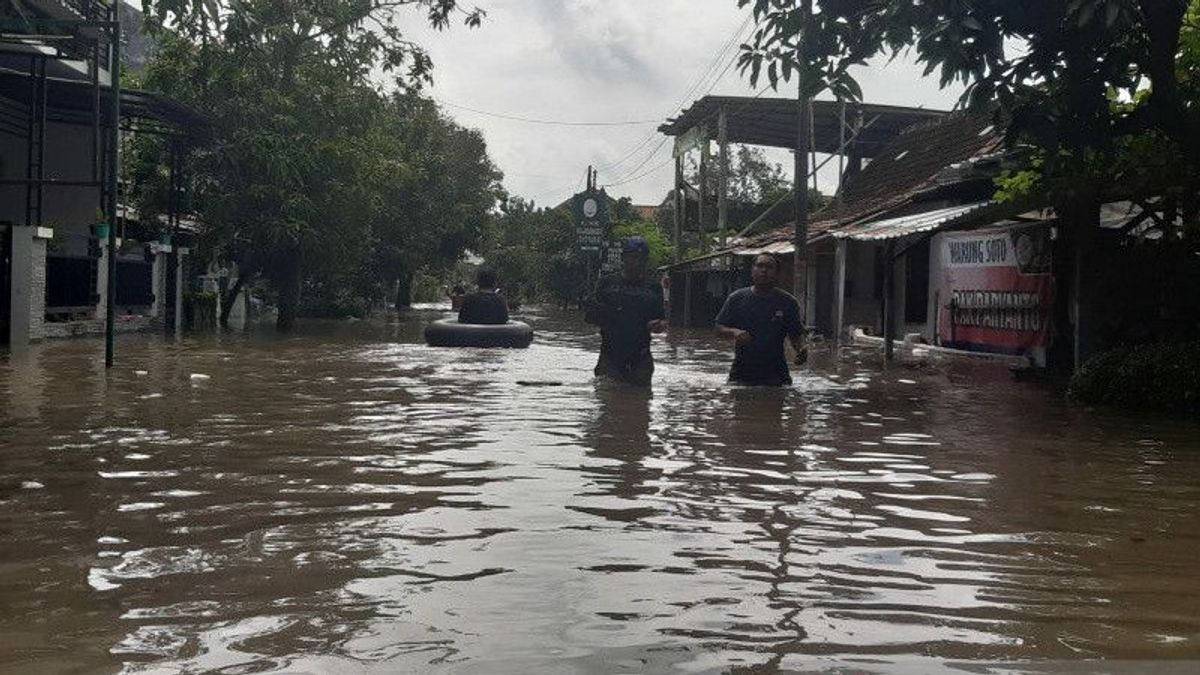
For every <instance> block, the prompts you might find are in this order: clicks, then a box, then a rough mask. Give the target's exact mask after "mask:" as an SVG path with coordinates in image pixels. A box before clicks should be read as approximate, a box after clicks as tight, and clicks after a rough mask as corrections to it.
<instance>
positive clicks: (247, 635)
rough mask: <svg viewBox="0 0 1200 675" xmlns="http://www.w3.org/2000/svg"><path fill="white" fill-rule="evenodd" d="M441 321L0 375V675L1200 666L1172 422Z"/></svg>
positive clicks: (987, 375)
mask: <svg viewBox="0 0 1200 675" xmlns="http://www.w3.org/2000/svg"><path fill="white" fill-rule="evenodd" d="M438 316H440V313H439V312H437V311H435V310H432V309H426V310H423V311H418V312H414V314H413V315H412V316H410V317H409V318H407V319H405V320H403V321H399V322H397V321H392V322H383V321H377V322H362V323H337V322H334V323H314V324H307V325H305V326H303V327H302V329H301V330H300V331H298V332H297V333H296V334H294V335H292V336H289V337H286V338H278V337H275V336H273V335H270V334H267V333H261V334H260V333H252V334H250V335H236V336H221V337H207V338H189V339H186V340H183V341H180V342H173V341H169V340H165V339H162V338H158V337H151V336H136V337H135V336H131V337H122V338H120V340H119V342H118V349H119V364H118V367H117V368H116V369H115V370H114V371H112V372H111V373H109V374H107V375H106V374H105V373H104V371H103V368H102V366H101V365H100V363H99V361H100V351H99V350H102V345H101V344H100V343H99V342H97V341H74V342H58V343H47V344H43V345H40V346H35V347H33V348H31V349H29V350H28V351H26V352H22V353H18V354H13V355H11V356H9V357H8V358H7V359H0V404H2V406H3V407H2V408H0V425H2V435H0V672H5V673H29V672H39V673H40V672H64V673H93V672H101V673H103V672H128V673H177V672H222V673H251V672H288V673H357V672H365V673H423V672H432V673H693V672H734V673H770V672H787V671H834V672H952V671H965V672H1001V671H1002V672H1018V671H1019V670H1020V669H1021V668H1026V669H1029V670H1030V672H1033V671H1034V670H1037V669H1038V668H1042V667H1054V666H1055V665H1056V664H1057V666H1062V667H1065V666H1070V665H1081V664H1082V667H1084V668H1085V670H1077V671H1072V672H1087V670H1088V669H1090V666H1089V665H1088V664H1091V665H1095V664H1096V661H1094V660H1098V659H1105V660H1106V662H1107V663H1109V664H1127V665H1130V667H1131V668H1133V670H1135V671H1137V670H1139V669H1140V668H1142V667H1143V666H1144V667H1146V668H1148V669H1150V671H1153V672H1168V671H1167V670H1166V669H1169V668H1175V669H1178V670H1176V671H1175V672H1200V566H1198V559H1200V426H1198V425H1197V424H1196V423H1194V422H1192V421H1189V420H1170V419H1151V418H1148V417H1145V416H1137V415H1124V416H1122V415H1115V414H1113V413H1111V412H1095V411H1087V410H1082V409H1078V408H1073V407H1070V406H1068V405H1066V404H1065V403H1063V402H1062V400H1061V397H1060V396H1059V395H1058V394H1057V393H1055V392H1054V391H1053V390H1051V389H1048V388H1045V387H1041V386H1037V385H1031V384H1025V383H1017V382H1013V381H1012V379H1011V377H1010V376H1009V375H1008V373H1007V372H1006V371H1004V370H1003V369H1000V368H996V367H994V366H990V365H983V364H976V363H941V364H935V365H932V366H926V367H909V366H892V367H889V368H883V367H881V365H880V364H879V363H877V362H876V360H875V357H874V356H873V355H872V354H869V353H860V352H854V351H850V352H847V353H845V354H843V355H842V358H840V359H838V360H835V359H834V358H833V357H832V355H830V354H821V355H818V356H817V357H815V358H814V363H813V364H812V367H811V368H809V369H807V370H806V371H804V373H803V374H802V375H801V376H800V377H798V378H797V382H796V385H795V386H794V387H792V388H791V389H788V390H764V389H731V388H730V387H728V386H727V385H726V384H725V369H726V368H727V365H728V362H729V354H728V352H727V350H726V349H725V348H724V347H722V346H721V345H719V344H717V343H715V342H714V341H712V340H711V339H710V337H709V336H708V335H705V334H699V333H681V334H676V335H673V336H671V337H669V338H667V339H660V340H658V341H657V342H656V343H655V353H656V355H657V359H658V371H657V373H656V375H655V384H654V388H653V391H652V392H650V393H649V394H646V393H642V392H639V391H636V390H630V389H626V388H621V387H613V386H603V385H597V384H596V383H595V382H593V378H592V375H591V372H590V369H591V366H592V365H593V362H594V351H595V348H596V346H597V339H596V337H595V336H594V335H593V334H592V333H591V332H590V331H589V330H587V329H586V328H585V327H583V326H582V325H581V324H579V323H577V322H575V321H574V320H573V319H571V318H570V317H566V316H562V315H558V314H555V313H545V314H539V313H533V314H532V315H531V317H530V320H531V321H532V322H533V323H534V324H535V327H536V328H537V329H538V339H537V341H536V342H535V344H534V346H533V347H532V348H530V349H528V350H519V351H504V350H500V351H487V350H434V349H430V348H427V347H425V346H424V345H423V344H421V343H420V340H419V336H420V327H421V325H422V322H424V321H428V320H430V319H431V318H436V317H438ZM988 664H991V665H988ZM996 664H999V665H996ZM1148 664H1152V665H1148ZM994 668H1000V669H1001V670H1000V671H997V670H994ZM1038 672H1041V671H1038Z"/></svg>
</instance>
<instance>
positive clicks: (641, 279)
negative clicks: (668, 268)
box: [584, 237, 667, 387]
mask: <svg viewBox="0 0 1200 675" xmlns="http://www.w3.org/2000/svg"><path fill="white" fill-rule="evenodd" d="M649 258H650V247H649V246H648V245H647V244H646V240H645V239H643V238H641V237H630V238H629V239H626V240H625V242H624V244H623V245H622V247H621V274H620V275H619V276H617V275H613V276H608V277H605V278H603V279H601V280H600V282H599V283H598V284H597V285H596V292H595V293H594V294H593V295H592V297H591V299H590V301H589V302H588V303H587V311H586V313H585V314H584V320H585V321H587V322H588V323H592V324H596V325H597V326H600V361H599V362H598V363H597V364H596V370H595V372H596V376H597V377H611V378H613V379H615V380H618V381H620V382H625V383H627V384H633V385H638V386H643V387H648V386H650V377H651V376H652V375H653V374H654V358H653V357H652V356H651V355H650V334H651V333H662V332H664V331H665V330H666V329H667V322H666V321H665V319H664V313H663V292H662V286H661V285H660V284H656V283H652V282H650V281H649V280H647V278H646V265H647V261H648V260H649Z"/></svg>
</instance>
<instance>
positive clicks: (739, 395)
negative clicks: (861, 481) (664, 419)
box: [725, 387, 807, 673]
mask: <svg viewBox="0 0 1200 675" xmlns="http://www.w3.org/2000/svg"><path fill="white" fill-rule="evenodd" d="M802 406H803V401H802V399H801V397H800V396H798V395H797V393H796V392H795V391H792V390H791V389H788V388H774V387H733V388H732V389H731V390H730V418H731V422H730V423H729V425H728V426H727V427H726V428H725V433H726V434H727V436H726V437H727V438H730V439H733V443H731V447H730V448H729V449H728V456H727V458H726V461H728V462H729V464H730V465H732V466H735V467H738V466H740V467H746V468H748V469H754V470H761V469H770V470H771V472H772V474H775V475H781V476H784V477H786V478H767V477H766V476H765V475H764V474H761V473H752V474H750V475H751V476H752V478H748V479H746V480H745V483H744V484H742V485H740V486H730V488H729V489H730V490H737V491H738V492H739V493H740V495H741V496H743V497H747V498H750V499H752V500H753V501H755V502H757V503H759V504H761V505H762V506H763V507H764V509H763V511H762V515H761V516H759V517H761V518H762V522H761V523H759V528H760V529H761V530H762V532H763V536H764V538H765V539H770V540H772V541H773V542H774V550H775V561H774V564H773V565H771V567H770V570H769V572H768V575H767V576H768V577H769V581H768V582H767V588H766V590H765V593H764V596H765V597H766V598H767V601H768V606H769V607H770V608H771V609H772V610H773V611H776V612H780V613H781V614H780V615H779V618H778V619H777V620H776V621H775V622H774V623H773V624H772V628H773V629H774V631H775V639H776V641H775V642H774V643H771V644H764V645H763V646H762V648H761V649H762V651H763V652H764V653H765V654H769V656H767V657H766V659H767V660H766V661H765V662H764V663H762V664H760V665H755V666H752V667H748V668H746V669H745V670H740V669H733V670H731V671H730V672H731V673H734V672H737V673H777V672H780V670H779V669H780V664H781V663H782V660H783V658H784V657H786V656H787V655H788V654H791V653H796V652H798V651H800V649H801V648H802V643H803V641H804V639H805V638H806V637H807V633H806V632H805V630H804V628H803V626H801V625H799V624H798V623H797V621H796V616H797V615H798V614H799V613H800V611H801V610H802V609H803V607H804V604H803V602H802V599H801V598H799V597H797V596H796V595H795V594H793V593H792V592H791V591H789V590H788V589H787V587H786V584H787V583H788V579H789V578H791V577H792V575H793V574H795V572H794V571H793V570H792V565H791V564H790V563H789V562H788V558H789V557H791V555H792V548H793V546H795V545H796V542H795V538H796V535H797V530H798V529H799V528H801V527H802V526H803V525H804V523H802V522H799V521H798V519H797V517H796V515H795V514H796V512H797V510H798V509H797V507H798V506H799V505H801V504H802V503H803V501H804V492H806V490H803V489H802V488H801V486H800V485H798V484H796V483H795V482H794V481H793V480H792V477H793V476H796V475H798V474H799V473H801V472H802V471H803V470H804V466H803V464H802V462H803V461H804V458H803V456H802V452H801V448H800V446H801V445H802V444H803V438H802V434H801V433H800V431H799V429H800V428H801V424H802V422H803V416H804V411H803V407H802ZM781 453H782V454H781ZM800 576H803V574H802V573H801V574H800Z"/></svg>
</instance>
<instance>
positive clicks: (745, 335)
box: [733, 330, 754, 347]
mask: <svg viewBox="0 0 1200 675" xmlns="http://www.w3.org/2000/svg"><path fill="white" fill-rule="evenodd" d="M753 339H754V336H753V335H751V334H750V331H748V330H739V331H738V332H737V335H735V336H734V338H733V343H734V344H735V345H737V346H739V347H745V346H746V345H748V344H750V341H751V340H753Z"/></svg>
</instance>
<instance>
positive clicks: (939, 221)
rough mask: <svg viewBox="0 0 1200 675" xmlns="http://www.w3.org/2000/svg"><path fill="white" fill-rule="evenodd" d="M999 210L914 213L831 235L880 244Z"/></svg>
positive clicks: (973, 207)
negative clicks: (987, 211)
mask: <svg viewBox="0 0 1200 675" xmlns="http://www.w3.org/2000/svg"><path fill="white" fill-rule="evenodd" d="M992 206H998V204H997V202H993V201H990V200H989V201H984V202H975V203H973V204H960V205H958V206H949V207H946V208H943V209H937V210H934V211H925V212H924V213H914V214H911V215H907V216H899V217H897V218H888V219H886V220H876V221H872V222H869V223H857V224H853V225H847V226H845V227H842V228H838V229H835V230H832V231H831V232H830V234H832V235H833V236H834V237H836V238H838V239H853V240H855V241H881V240H885V239H899V238H900V237H907V236H908V235H910V234H920V233H922V232H932V231H934V230H939V229H942V228H945V227H950V226H952V225H959V224H962V223H963V222H964V221H969V220H972V219H975V218H977V217H979V216H981V215H984V214H983V213H981V212H982V211H984V210H985V209H988V207H992Z"/></svg>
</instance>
